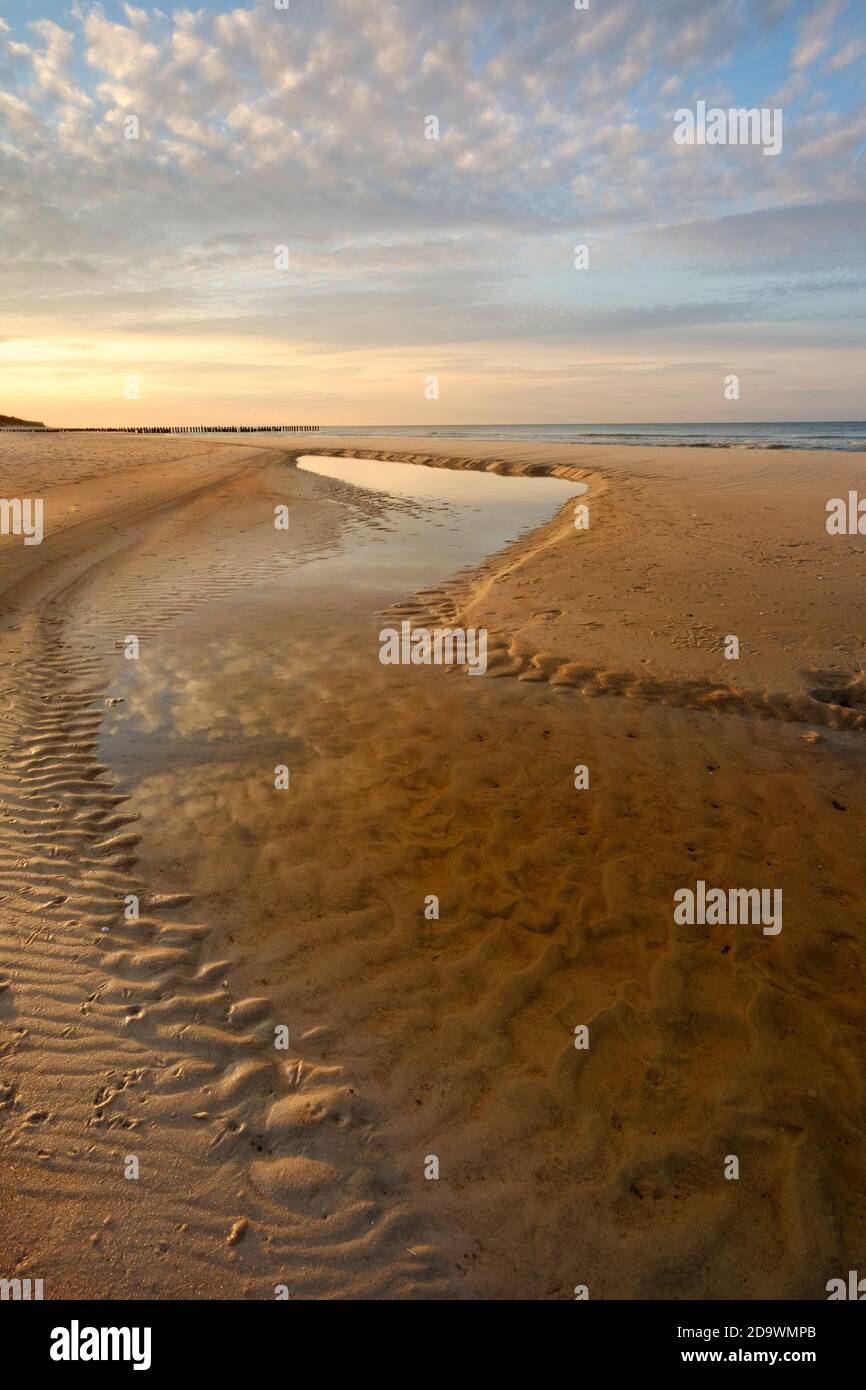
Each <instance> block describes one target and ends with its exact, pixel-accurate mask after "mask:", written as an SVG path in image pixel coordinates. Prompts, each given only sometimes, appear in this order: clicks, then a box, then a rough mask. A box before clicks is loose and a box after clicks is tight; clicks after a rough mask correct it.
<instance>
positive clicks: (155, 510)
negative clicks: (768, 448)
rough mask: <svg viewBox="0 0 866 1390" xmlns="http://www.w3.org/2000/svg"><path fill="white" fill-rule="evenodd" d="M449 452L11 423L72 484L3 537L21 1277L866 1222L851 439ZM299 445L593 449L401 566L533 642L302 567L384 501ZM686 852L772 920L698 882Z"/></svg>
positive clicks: (460, 1263)
mask: <svg viewBox="0 0 866 1390" xmlns="http://www.w3.org/2000/svg"><path fill="white" fill-rule="evenodd" d="M383 445H384V447H382V446H383ZM423 449H424V452H423V453H420V452H419V441H418V440H417V439H412V440H408V439H407V440H399V439H389V440H388V441H387V442H385V441H373V440H363V439H358V440H347V439H346V438H345V437H337V438H335V439H333V440H329V439H327V438H325V437H319V438H318V439H317V440H316V446H315V450H312V451H311V450H308V449H307V448H306V446H302V445H297V444H293V447H292V449H291V450H290V451H288V452H287V451H286V450H285V449H282V448H278V447H274V446H273V445H272V444H269V445H268V446H267V447H261V448H256V447H254V446H252V445H251V444H250V443H249V442H248V441H244V443H243V444H242V445H241V444H225V443H223V442H220V444H219V445H216V444H211V443H208V442H207V441H200V442H199V441H197V442H196V443H195V444H190V443H188V442H187V443H184V442H183V441H181V440H162V439H158V438H157V439H147V440H141V441H139V440H129V439H125V438H124V439H117V438H112V437H111V436H108V437H105V436H97V437H90V438H88V437H82V436H74V437H72V438H71V439H64V438H63V437H62V436H51V437H49V438H45V439H36V438H34V439H32V440H30V439H28V440H26V442H24V443H22V441H21V438H20V437H18V438H17V439H12V438H10V439H0V466H2V471H3V479H4V483H3V487H2V489H0V491H2V492H3V493H4V495H7V496H8V495H10V494H11V495H16V496H36V495H38V496H44V498H45V507H46V536H45V540H44V543H43V544H42V545H41V546H38V547H28V548H25V547H22V544H21V541H20V538H15V537H4V538H2V539H0V583H2V609H0V648H2V660H3V673H4V677H3V719H2V724H0V818H2V819H0V825H2V837H3V838H2V861H0V862H2V883H0V1222H2V1230H0V1276H2V1277H7V1278H10V1277H13V1276H15V1275H18V1276H20V1277H26V1276H27V1275H30V1276H31V1277H37V1278H39V1277H41V1278H43V1279H44V1281H45V1293H46V1297H62V1296H72V1297H74V1296H84V1297H88V1296H90V1297H120V1296H131V1297H137V1296H138V1297H148V1296H154V1295H155V1296H160V1297H169V1298H171V1297H184V1296H186V1297H188V1296H193V1297H231V1298H236V1297H249V1298H272V1297H274V1289H275V1287H276V1286H278V1285H285V1286H286V1288H287V1289H288V1290H289V1291H290V1292H291V1296H292V1297H347V1298H351V1297H390V1298H485V1297H494V1298H507V1297H523V1298H570V1297H573V1296H574V1292H573V1291H574V1288H575V1286H577V1285H587V1286H588V1287H589V1291H590V1296H591V1297H593V1298H629V1297H649V1298H689V1297H710V1298H729V1297H744V1298H758V1297H782V1298H824V1297H825V1296H826V1294H825V1283H826V1281H827V1280H828V1279H829V1278H831V1277H836V1276H839V1275H842V1276H843V1277H844V1276H845V1275H846V1273H847V1271H848V1270H849V1269H856V1268H860V1269H862V1268H863V1265H864V1261H866V1241H864V1215H863V1201H862V1188H863V1173H864V1171H866V1167H864V1156H866V1126H864V1105H863V1101H864V1070H863V1041H864V1015H866V1004H864V978H863V977H864V940H863V930H864V929H863V925H862V921H861V916H860V911H859V900H860V885H861V881H862V872H861V865H862V861H863V854H864V837H863V831H862V825H863V817H862V811H863V805H864V793H863V760H864V739H863V732H862V729H863V723H864V714H866V699H864V689H866V687H864V684H863V682H864V676H863V634H862V633H861V632H860V630H859V622H860V603H859V602H858V599H859V595H858V592H857V586H858V584H859V582H860V579H861V576H862V570H863V564H864V559H863V555H864V542H863V540H861V539H860V538H859V537H830V536H828V535H827V533H826V530H825V526H824V520H825V506H826V502H827V500H828V499H829V498H830V497H834V496H845V495H846V493H847V490H848V488H849V487H857V486H858V484H859V483H860V482H861V479H862V478H863V466H864V458H863V456H858V455H850V454H848V455H828V454H805V453H803V454H801V453H790V452H784V453H775V452H773V453H769V452H768V453H761V452H753V451H744V450H712V451H711V450H686V449H652V450H648V449H642V448H632V449H619V448H614V447H598V448H594V449H590V448H583V447H581V448H577V447H570V446H554V445H542V444H539V445H533V446H527V445H524V444H521V445H516V444H514V445H512V444H503V443H498V442H497V443H492V442H491V443H487V444H484V443H477V444H476V443H474V442H473V444H472V445H469V444H467V443H466V442H465V441H457V440H452V441H448V440H445V439H438V440H436V441H432V440H430V441H428V440H424V441H423ZM305 452H330V453H343V454H353V453H354V454H361V455H368V456H371V457H374V456H378V457H396V458H400V459H408V460H411V461H414V462H416V463H419V464H433V465H435V466H449V467H464V468H485V467H488V468H491V469H493V470H495V471H498V472H509V471H514V472H527V471H529V472H538V473H545V472H554V473H556V474H557V475H558V476H564V477H571V478H574V479H576V480H580V481H581V482H583V483H585V484H587V485H588V492H587V494H586V495H585V496H584V497H583V498H582V499H581V500H582V501H584V502H585V503H586V504H587V505H588V507H589V514H590V525H589V529H588V530H586V531H581V532H578V531H575V529H574V525H573V518H572V511H573V508H572V507H571V506H569V507H567V508H565V509H563V511H562V513H560V515H559V516H558V517H556V518H555V519H554V520H553V521H552V522H551V523H550V524H549V525H547V526H545V527H543V528H541V530H538V531H536V532H534V533H533V534H532V535H531V536H528V537H525V538H524V539H522V540H520V541H518V542H517V543H515V544H514V545H513V546H511V547H509V548H508V549H507V550H506V551H505V552H503V553H502V554H500V555H498V556H493V557H490V559H489V560H488V561H487V563H486V564H485V565H484V566H482V568H481V569H480V570H479V571H478V572H476V573H475V574H473V575H472V576H468V577H467V576H463V577H461V578H460V579H459V580H458V581H457V582H456V583H455V584H453V585H449V586H447V587H445V588H439V589H436V590H433V591H431V592H428V593H426V594H424V595H421V596H418V597H415V598H412V596H411V595H406V601H405V602H403V603H402V604H398V605H397V606H396V607H395V608H394V610H393V614H394V616H395V617H400V616H403V615H406V616H410V617H411V618H412V620H413V621H414V622H416V623H424V622H427V621H428V620H433V621H438V620H439V619H440V618H443V619H444V618H447V619H448V620H449V621H452V622H454V621H459V622H461V623H465V624H471V625H475V626H477V625H485V626H486V627H487V628H488V629H489V631H490V634H491V641H492V644H493V661H492V665H491V671H490V674H491V675H497V676H499V675H501V676H507V675H510V674H513V675H517V676H519V677H520V679H519V680H499V679H495V680H494V679H484V680H479V679H472V678H469V677H467V676H465V675H464V674H463V673H461V672H454V671H452V672H446V671H443V670H435V669H433V670H430V669H424V668H420V669H418V668H409V669H406V668H385V667H382V666H380V665H379V663H378V660H377V647H376V642H375V634H376V632H377V631H378V628H379V627H380V626H381V624H382V621H383V620H382V618H381V617H380V616H378V615H377V614H376V612H375V611H371V606H370V602H369V597H368V595H366V594H365V592H364V591H363V590H360V589H358V590H353V589H352V588H351V587H348V588H347V587H346V586H343V587H342V588H341V589H340V590H339V591H335V589H334V588H333V586H331V587H330V588H329V587H328V586H327V585H323V584H320V583H317V581H316V573H317V567H316V564H315V561H316V559H317V557H320V556H325V555H328V554H330V553H332V551H333V548H334V547H335V546H336V545H338V544H339V543H340V540H341V538H342V537H345V536H346V534H347V533H348V532H349V531H350V530H351V529H352V528H359V527H361V528H364V527H368V528H376V527H379V526H381V525H382V517H383V505H382V502H381V499H377V498H376V497H375V496H371V495H370V494H369V493H357V494H356V493H354V492H353V490H352V489H348V488H346V487H344V486H342V485H340V484H338V483H334V482H331V481H329V480H326V479H321V478H315V477H313V476H312V475H309V474H303V473H301V472H298V471H297V470H295V469H293V468H292V467H291V464H290V462H289V460H290V459H291V458H292V457H294V456H295V455H297V454H302V453H305ZM10 479H11V480H13V481H14V486H13V481H10ZM286 501H288V502H290V504H291V530H290V532H289V533H288V534H284V535H282V536H281V537H279V539H277V538H276V536H275V532H274V529H273V525H272V516H273V507H274V506H275V505H276V504H277V503H281V502H286ZM383 534H386V533H383ZM287 584H291V585H292V588H291V590H287V587H286V586H287ZM288 592H290V593H291V601H290V602H287V593H288ZM128 633H136V634H137V635H139V637H140V638H141V639H142V647H143V655H142V659H141V660H140V661H139V662H137V663H130V662H126V661H125V660H124V658H123V655H122V652H121V650H120V649H119V646H118V644H119V643H122V641H123V639H124V637H125V636H126V635H127V634H128ZM728 634H735V635H737V636H738V637H739V639H740V643H741V655H740V659H739V660H738V661H728V660H726V659H725V657H724V654H723V650H722V645H723V639H724V638H725V637H726V636H727V635H728ZM589 697H603V698H589ZM115 701H116V702H118V703H114V702H115ZM107 702H111V703H107ZM278 762H285V763H286V764H287V765H290V766H291V776H292V781H291V791H290V794H288V795H281V794H279V793H275V791H274V789H273V775H272V774H273V767H274V765H275V764H276V763H278ZM578 763H580V764H585V765H587V766H588V767H589V769H590V788H589V790H587V791H580V792H579V791H576V790H575V788H574V785H573V768H574V767H575V765H576V764H578ZM698 879H704V880H705V881H706V882H707V883H709V884H713V885H716V884H718V885H724V886H732V887H740V886H741V887H753V886H755V887H781V888H782V889H783V892H784V928H783V930H782V932H781V933H780V934H779V935H778V936H774V937H770V936H765V935H763V934H762V932H761V929H760V927H756V926H753V925H740V926H694V927H682V926H677V925H675V923H674V920H673V895H674V892H675V891H676V890H677V889H678V888H680V887H683V886H694V884H695V882H696V880H698ZM130 893H132V894H135V895H136V896H138V897H139V899H140V903H141V917H140V920H139V921H138V922H125V921H124V919H123V900H124V896H125V895H127V894H130ZM430 894H436V895H437V896H438V897H439V899H440V917H439V920H438V921H428V920H426V919H425V917H424V912H423V905H424V901H425V898H426V897H427V896H428V895H430ZM104 927H107V928H108V930H107V931H103V930H102V928H104ZM581 1024H583V1025H586V1026H587V1027H588V1028H589V1038H590V1046H589V1048H588V1050H586V1051H578V1050H576V1049H575V1047H574V1044H573V1037H574V1029H575V1027H576V1026H579V1025H581ZM277 1025H285V1026H286V1027H288V1029H289V1035H290V1047H289V1049H288V1050H287V1051H277V1050H275V1049H274V1047H273V1039H274V1027H275V1026H277ZM429 1155H436V1156H437V1158H438V1160H439V1165H440V1177H439V1180H438V1181H427V1180H426V1179H425V1177H424V1169H425V1162H426V1160H427V1157H428V1156H429ZM728 1155H737V1156H738V1158H739V1162H740V1177H739V1179H738V1180H737V1181H727V1180H726V1179H725V1177H724V1168H725V1162H726V1158H727V1156H728ZM132 1156H135V1157H137V1158H138V1159H139V1162H140V1174H141V1175H140V1177H139V1178H138V1179H137V1180H134V1179H127V1178H125V1177H124V1166H125V1163H126V1160H127V1159H128V1158H129V1157H132Z"/></svg>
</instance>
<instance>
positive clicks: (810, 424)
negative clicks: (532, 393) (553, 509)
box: [322, 420, 866, 452]
mask: <svg viewBox="0 0 866 1390" xmlns="http://www.w3.org/2000/svg"><path fill="white" fill-rule="evenodd" d="M322 432H323V433H326V434H365V435H378V436H382V437H386V438H387V437H394V436H395V435H411V436H413V437H417V438H419V439H421V438H427V439H430V438H435V437H436V436H443V435H447V436H448V437H449V438H451V439H455V438H456V439H512V440H518V441H519V440H526V441H532V440H539V441H547V442H550V443H557V444H635V445H644V446H646V445H652V444H665V445H672V446H677V445H679V446H680V447H682V448H695V447H700V448H704V449H734V448H746V449H841V450H855V451H861V450H862V451H864V452H866V420H762V421H756V422H754V423H751V424H731V423H730V422H729V421H725V422H724V423H722V422H716V423H712V424H685V425H438V426H436V427H435V428H434V427H433V426H431V425H353V426H351V427H350V426H343V427H335V426H322Z"/></svg>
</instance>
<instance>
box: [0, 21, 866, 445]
mask: <svg viewBox="0 0 866 1390" xmlns="http://www.w3.org/2000/svg"><path fill="white" fill-rule="evenodd" d="M277 3H280V0H242V3H224V2H223V0H220V2H218V3H213V4H210V5H203V6H192V7H190V8H178V9H174V8H171V7H170V6H167V5H163V6H157V5H150V4H140V5H132V4H127V3H121V2H120V0H104V3H102V4H96V3H91V0H74V2H71V0H0V190H2V197H0V248H2V255H0V412H3V413H6V414H15V415H21V416H24V417H26V418H37V419H42V420H45V421H46V422H47V423H52V424H55V425H82V424H92V425H100V424H101V425H111V424H136V423H141V424H157V423H165V424H183V423H187V424H195V423H214V424H216V423H221V422H225V423H253V424H265V423H285V424H292V423H302V424H319V425H323V426H326V425H353V424H358V425H369V424H430V425H432V426H433V427H439V426H445V425H448V424H490V423H498V424H511V423H553V422H563V423H566V422H567V423H588V422H602V421H604V422H623V423H626V422H644V421H646V422H650V421H665V422H666V421H679V420H683V421H724V420H731V421H749V420H777V419H805V420H809V419H814V420H831V419H837V420H839V419H842V420H844V419H861V418H864V417H866V400H864V383H866V235H864V228H866V216H864V212H866V157H864V155H866V84H864V69H866V0H820V3H817V2H816V0H813V2H812V3H803V0H653V3H647V0H589V6H588V8H587V9H585V10H578V9H576V8H575V5H574V2H573V0H375V3H371V0H289V3H290V8H289V9H287V10H286V9H277V8H276V4H277ZM699 101H705V102H706V103H707V105H708V107H720V108H723V109H727V108H728V107H740V106H742V107H749V108H752V107H757V108H768V109H770V110H773V109H776V108H778V109H779V110H781V112H782V120H783V125H782V130H783V142H782V149H781V152H780V153H779V154H778V155H776V156H768V155H766V154H765V153H764V151H763V149H762V148H761V147H760V146H759V145H754V144H741V145H732V144H730V145H710V144H707V145H698V144H679V143H677V141H676V140H675V139H674V131H675V127H676V119H675V112H676V111H678V110H681V109H695V108H696V104H697V103H698V102H699ZM431 116H435V117H436V119H437V121H438V135H439V138H438V139H428V138H427V135H428V134H429V133H430V131H431V124H430V121H429V119H428V118H429V117H431ZM131 117H135V118H136V119H137V122H138V136H139V138H138V139H130V138H127V135H128V133H129V132H130V130H132V129H134V124H133V126H131V125H130V118H131ZM577 246H585V247H587V254H588V266H587V268H585V269H577V268H576V267H575V248H576V247H577ZM278 247H286V248H287V252H288V255H287V259H288V268H278V266H277V264H276V261H277V260H278V259H279V257H278V255H277V251H276V248H278ZM285 259H286V256H285V255H283V257H282V260H283V261H285ZM731 375H734V376H736V377H737V380H738V390H739V396H738V398H736V399H733V398H731V397H730V387H727V390H726V382H727V380H728V378H729V377H730V376H731ZM433 378H435V382H434V381H433V380H432V379H433Z"/></svg>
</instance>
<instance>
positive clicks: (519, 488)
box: [293, 455, 584, 599]
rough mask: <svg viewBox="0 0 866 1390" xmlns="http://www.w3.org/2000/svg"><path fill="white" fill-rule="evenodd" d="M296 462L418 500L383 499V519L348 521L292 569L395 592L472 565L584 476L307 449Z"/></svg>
mask: <svg viewBox="0 0 866 1390" xmlns="http://www.w3.org/2000/svg"><path fill="white" fill-rule="evenodd" d="M298 465H299V467H300V468H302V469H303V470H304V471H306V472H310V473H316V474H318V475H319V476H320V477H327V478H336V479H338V480H339V481H341V482H344V483H349V484H352V485H355V486H357V487H362V488H366V489H370V490H373V491H375V492H378V493H383V494H385V495H386V496H390V497H397V498H407V499H410V500H412V501H414V502H416V503H417V504H418V505H417V506H416V507H414V508H412V509H411V510H407V509H404V508H402V507H396V506H395V507H388V506H387V503H386V505H385V507H384V509H383V511H382V514H381V522H382V523H383V524H382V525H380V526H377V525H374V524H371V523H370V522H365V523H362V524H359V525H357V526H353V527H351V528H350V529H349V530H348V531H347V532H346V533H345V534H344V535H343V537H342V538H341V541H340V542H339V545H338V547H337V549H336V551H335V552H334V554H333V555H331V556H327V557H324V559H323V561H321V562H319V563H317V564H316V565H314V566H310V567H307V572H306V574H305V575H303V576H298V577H299V578H301V579H302V582H309V583H316V582H317V581H320V580H325V578H327V581H328V582H329V583H330V582H333V580H334V579H335V578H339V579H343V580H345V581H346V582H347V583H350V584H351V585H352V587H357V586H359V585H363V586H364V587H365V588H371V589H376V590H379V591H380V592H381V593H382V595H383V596H384V594H385V593H386V592H387V593H389V594H390V596H391V597H392V598H394V599H396V598H399V597H401V596H403V595H404V594H407V593H410V592H411V591H412V590H413V589H416V588H419V587H420V586H422V585H429V584H436V583H440V582H441V581H442V580H444V579H447V578H448V577H449V576H450V575H453V574H455V573H456V572H457V571H458V570H461V569H463V568H465V567H466V566H470V565H477V564H478V563H479V562H480V561H481V560H483V559H484V557H485V556H487V555H491V554H494V553H495V552H496V551H498V550H501V549H502V548H503V547H504V546H505V545H507V544H508V543H509V542H510V541H513V540H515V539H516V538H517V537H518V536H521V535H523V534H524V533H525V532H527V531H532V530H534V529H535V528H536V527H538V526H541V525H543V524H544V523H545V522H546V521H549V520H550V518H551V517H552V516H554V515H555V513H556V512H557V511H558V510H559V508H560V507H561V506H563V504H564V503H565V502H567V501H568V499H569V498H570V497H575V496H576V495H577V494H578V493H580V492H582V491H584V486H583V484H581V483H576V482H568V481H566V480H564V479H561V478H509V477H503V476H501V475H500V474H496V473H480V472H477V471H474V470H465V471H457V470H455V469H449V468H428V467H425V466H424V465H421V464H412V463H390V462H382V461H381V460H379V459H344V458H330V457H320V456H309V455H308V456H305V457H302V458H300V459H299V460H298ZM320 564H324V570H325V571H326V573H322V571H321V569H320ZM313 571H318V573H314V572H313ZM293 582H294V581H293ZM395 590H396V591H395ZM397 591H399V592H397Z"/></svg>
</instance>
